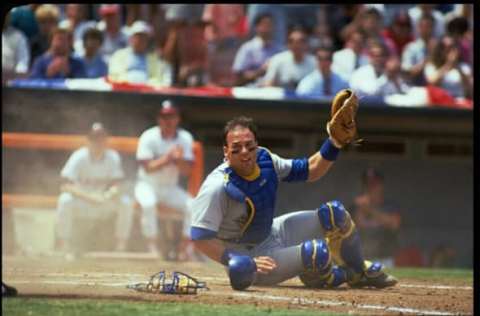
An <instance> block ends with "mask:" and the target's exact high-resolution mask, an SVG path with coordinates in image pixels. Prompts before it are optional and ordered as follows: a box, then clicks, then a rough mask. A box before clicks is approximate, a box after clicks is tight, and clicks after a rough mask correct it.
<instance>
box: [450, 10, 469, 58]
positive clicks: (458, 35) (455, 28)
mask: <svg viewBox="0 0 480 316" xmlns="http://www.w3.org/2000/svg"><path fill="white" fill-rule="evenodd" d="M447 34H448V35H449V36H451V37H452V38H453V39H454V41H455V43H456V44H457V45H458V47H459V49H460V54H461V58H462V60H463V61H464V62H466V63H468V64H470V65H472V64H473V37H472V36H471V35H472V34H471V33H470V25H469V21H468V19H467V18H466V17H463V16H458V17H454V18H452V19H451V20H450V21H449V22H448V23H447Z"/></svg>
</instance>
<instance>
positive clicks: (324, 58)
mask: <svg viewBox="0 0 480 316" xmlns="http://www.w3.org/2000/svg"><path fill="white" fill-rule="evenodd" d="M315 55H316V57H317V63H318V69H316V70H314V71H313V72H312V73H310V74H309V75H307V76H306V77H305V78H303V79H302V80H301V81H300V83H299V84H298V87H297V96H299V97H307V98H328V99H332V98H333V97H334V96H335V94H337V92H338V91H340V90H342V89H347V88H348V83H347V81H345V80H344V79H343V78H342V77H340V75H338V74H337V73H335V72H334V71H332V69H331V66H332V50H331V49H329V48H325V47H320V48H318V49H317V51H316V53H315Z"/></svg>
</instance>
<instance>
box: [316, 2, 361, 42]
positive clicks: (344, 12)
mask: <svg viewBox="0 0 480 316" xmlns="http://www.w3.org/2000/svg"><path fill="white" fill-rule="evenodd" d="M362 6H363V5H362V4H343V5H342V4H328V5H326V8H325V9H326V10H325V12H326V14H325V15H326V16H325V18H326V21H327V22H326V23H327V24H328V25H329V26H330V28H331V29H332V30H336V31H335V32H332V34H331V35H332V36H333V42H334V47H335V50H338V49H341V48H343V47H344V44H345V42H347V41H348V39H349V38H350V34H342V32H340V31H339V30H343V29H344V28H345V26H347V25H349V24H350V23H352V22H353V21H354V20H355V19H358V16H359V15H358V12H360V10H361V8H362ZM352 31H360V30H359V29H358V28H357V29H354V30H352ZM343 35H345V37H343ZM362 35H363V34H362Z"/></svg>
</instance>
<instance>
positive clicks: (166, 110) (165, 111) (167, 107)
mask: <svg viewBox="0 0 480 316" xmlns="http://www.w3.org/2000/svg"><path fill="white" fill-rule="evenodd" d="M176 114H178V108H177V107H176V106H175V104H174V103H173V101H172V100H168V99H167V100H165V101H163V102H162V107H161V108H160V110H158V115H159V116H160V115H176Z"/></svg>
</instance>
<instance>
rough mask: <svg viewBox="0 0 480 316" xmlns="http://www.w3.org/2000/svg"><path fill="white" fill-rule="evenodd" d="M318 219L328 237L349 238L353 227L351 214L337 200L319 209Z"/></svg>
mask: <svg viewBox="0 0 480 316" xmlns="http://www.w3.org/2000/svg"><path fill="white" fill-rule="evenodd" d="M318 219H319V220H320V225H322V228H323V230H324V232H325V234H326V235H331V234H340V235H345V236H348V234H349V233H350V230H351V227H352V226H353V225H352V224H353V222H352V219H351V218H350V213H348V211H347V210H346V209H345V207H344V206H343V204H342V203H340V202H339V201H336V200H334V201H330V202H327V203H324V204H322V205H321V206H320V207H319V208H318Z"/></svg>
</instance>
